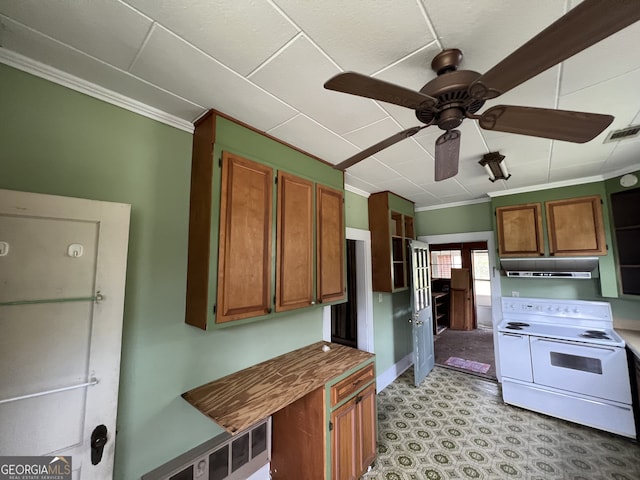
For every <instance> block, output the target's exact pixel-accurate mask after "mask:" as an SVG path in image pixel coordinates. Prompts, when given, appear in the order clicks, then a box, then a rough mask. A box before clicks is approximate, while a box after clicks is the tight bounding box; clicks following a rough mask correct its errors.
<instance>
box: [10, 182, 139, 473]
mask: <svg viewBox="0 0 640 480" xmlns="http://www.w3.org/2000/svg"><path fill="white" fill-rule="evenodd" d="M129 214H130V206H129V205H124V204H116V203H107V202H98V201H92V200H83V199H75V198H66V197H56V196H52V195H41V194H34V193H24V192H14V191H10V190H0V452H2V454H3V455H47V456H48V455H57V456H65V457H67V456H70V457H71V459H72V466H73V478H74V479H82V480H84V479H96V480H103V479H105V480H106V479H110V478H112V475H113V453H114V446H115V420H116V408H117V399H118V380H119V371H120V347H121V338H122V313H123V304H124V283H125V270H126V258H127V244H128V232H129ZM99 425H104V429H106V444H105V445H104V448H103V450H102V456H101V458H100V461H99V462H98V457H99V456H100V455H99V454H98V452H99V449H98V448H94V452H93V459H92V451H91V450H92V448H91V438H92V433H93V432H94V430H95V429H96V427H98V426H99ZM98 442H99V441H98ZM94 464H95V465H94Z"/></svg>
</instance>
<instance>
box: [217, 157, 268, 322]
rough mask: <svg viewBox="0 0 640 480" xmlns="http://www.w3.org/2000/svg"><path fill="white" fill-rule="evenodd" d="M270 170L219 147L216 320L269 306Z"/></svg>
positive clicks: (250, 313) (253, 313) (251, 314)
mask: <svg viewBox="0 0 640 480" xmlns="http://www.w3.org/2000/svg"><path fill="white" fill-rule="evenodd" d="M272 199H273V171H272V169H271V168H269V167H267V166H265V165H263V164H260V163H256V162H252V161H250V160H247V159H245V158H242V157H239V156H237V155H232V154H230V153H227V152H224V153H223V156H222V185H221V201H220V243H219V247H218V248H219V251H218V301H217V315H216V323H221V322H228V321H231V320H238V319H241V318H248V317H254V316H258V315H265V314H267V313H270V311H271V261H272V260H271V258H272V252H271V238H272V233H273V231H272Z"/></svg>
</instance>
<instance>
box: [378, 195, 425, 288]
mask: <svg viewBox="0 0 640 480" xmlns="http://www.w3.org/2000/svg"><path fill="white" fill-rule="evenodd" d="M369 229H370V230H371V257H372V259H371V260H372V277H373V290H374V291H376V292H396V291H400V290H405V289H406V288H407V286H408V283H407V282H408V278H407V275H408V272H407V265H408V257H407V255H408V253H407V251H408V250H407V247H408V244H409V241H410V240H412V239H414V238H415V231H414V225H413V203H412V202H410V201H409V200H405V199H403V198H401V197H399V196H397V195H395V194H393V193H391V192H378V193H374V194H372V195H371V196H370V197H369Z"/></svg>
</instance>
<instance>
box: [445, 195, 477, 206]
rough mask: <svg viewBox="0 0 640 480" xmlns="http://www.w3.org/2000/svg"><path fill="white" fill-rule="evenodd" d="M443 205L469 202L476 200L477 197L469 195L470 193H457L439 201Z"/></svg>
mask: <svg viewBox="0 0 640 480" xmlns="http://www.w3.org/2000/svg"><path fill="white" fill-rule="evenodd" d="M439 200H440V201H441V202H442V203H443V204H445V205H446V204H449V203H457V202H467V201H469V200H476V197H474V196H473V195H469V194H468V193H457V194H455V195H445V196H443V197H440V199H439Z"/></svg>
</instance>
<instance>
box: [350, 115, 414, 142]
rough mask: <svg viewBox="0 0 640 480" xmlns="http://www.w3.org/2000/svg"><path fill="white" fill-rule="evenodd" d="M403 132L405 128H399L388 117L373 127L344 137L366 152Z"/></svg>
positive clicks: (373, 124)
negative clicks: (382, 141) (372, 146)
mask: <svg viewBox="0 0 640 480" xmlns="http://www.w3.org/2000/svg"><path fill="white" fill-rule="evenodd" d="M402 130H403V128H402V127H400V126H398V124H397V123H396V122H394V121H393V119H391V118H390V117H386V118H384V119H382V120H380V121H378V122H375V123H372V124H371V125H367V126H366V127H363V128H359V129H358V130H354V131H353V132H349V133H346V134H344V135H343V137H344V138H346V139H347V140H349V141H350V142H351V143H353V144H354V145H357V146H358V147H360V148H361V149H363V150H364V149H365V148H368V147H370V146H371V145H375V144H376V143H378V142H380V141H381V140H384V139H385V138H388V137H390V136H392V135H394V134H396V133H398V132H400V131H402Z"/></svg>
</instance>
